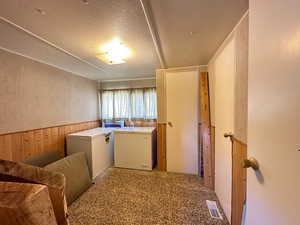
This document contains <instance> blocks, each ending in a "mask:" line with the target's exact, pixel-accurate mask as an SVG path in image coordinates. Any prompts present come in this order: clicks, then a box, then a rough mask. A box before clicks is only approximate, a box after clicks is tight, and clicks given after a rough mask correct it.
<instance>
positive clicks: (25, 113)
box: [0, 50, 99, 143]
mask: <svg viewBox="0 0 300 225" xmlns="http://www.w3.org/2000/svg"><path fill="white" fill-rule="evenodd" d="M97 85H98V84H97V82H95V81H92V80H89V79H86V78H83V77H79V76H76V75H74V74H71V73H68V72H65V71H62V70H59V69H57V68H54V67H51V66H48V65H45V64H42V63H38V62H35V61H32V60H30V59H27V58H25V57H22V56H18V55H15V54H12V53H9V52H6V51H4V50H0V134H4V133H11V132H18V131H24V130H33V129H39V128H44V127H52V126H58V125H61V124H70V123H80V122H84V121H94V120H98V118H99V116H98V115H99V114H98V86H97ZM49 132H51V131H47V133H49ZM53 132H54V133H57V131H56V130H53ZM36 135H37V134H36ZM45 135H49V134H45ZM29 136H30V137H32V134H29ZM30 137H28V140H29V142H30ZM44 138H45V143H47V141H48V140H47V137H46V136H44ZM55 138H56V135H55Z"/></svg>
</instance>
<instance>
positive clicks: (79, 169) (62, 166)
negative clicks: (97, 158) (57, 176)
mask: <svg viewBox="0 0 300 225" xmlns="http://www.w3.org/2000/svg"><path fill="white" fill-rule="evenodd" d="M45 169H47V170H50V171H55V172H60V173H62V174H64V175H65V177H66V192H65V193H66V199H67V203H68V205H70V204H71V203H72V202H73V201H75V200H76V199H77V198H78V197H79V196H80V195H81V194H82V193H83V192H85V191H86V190H87V189H88V188H89V187H90V186H91V185H92V180H91V178H90V174H89V170H88V166H87V162H86V156H85V153H84V152H79V153H75V154H72V155H70V156H68V157H66V158H63V159H61V160H59V161H56V162H54V163H51V164H49V165H47V166H46V167H45Z"/></svg>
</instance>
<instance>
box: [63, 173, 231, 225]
mask: <svg viewBox="0 0 300 225" xmlns="http://www.w3.org/2000/svg"><path fill="white" fill-rule="evenodd" d="M205 200H216V196H215V194H214V193H213V192H212V191H210V190H208V189H207V188H205V187H203V185H202V181H201V179H200V178H199V177H197V176H192V175H182V174H170V173H164V172H159V171H153V172H146V171H138V170H127V169H117V168H110V169H108V170H107V171H106V172H105V174H104V176H102V177H101V178H98V179H97V180H96V184H95V185H93V186H92V187H91V188H90V189H89V190H88V191H87V192H86V193H84V194H83V195H82V196H81V197H80V198H79V199H77V200H76V201H75V202H74V203H73V204H72V205H71V206H70V207H69V214H70V216H69V218H70V225H228V223H227V221H226V220H225V219H224V220H219V219H213V218H211V217H210V215H209V212H208V210H207V206H206V202H205ZM222 215H223V217H224V214H223V213H222ZM224 218H225V217H224Z"/></svg>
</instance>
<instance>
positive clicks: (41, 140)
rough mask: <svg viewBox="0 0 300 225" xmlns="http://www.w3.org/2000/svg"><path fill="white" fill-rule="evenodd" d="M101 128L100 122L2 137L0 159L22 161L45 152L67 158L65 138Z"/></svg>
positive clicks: (0, 138)
mask: <svg viewBox="0 0 300 225" xmlns="http://www.w3.org/2000/svg"><path fill="white" fill-rule="evenodd" d="M99 126H100V120H96V121H88V122H80V123H74V124H67V125H60V126H53V127H47V128H41V129H34V130H27V131H20V132H15V133H8V134H2V135H0V159H4V160H10V161H22V160H25V159H27V158H29V157H31V156H35V155H40V154H42V153H44V152H53V151H59V152H61V154H62V156H65V137H66V136H67V135H68V134H70V133H75V132H79V131H83V130H89V129H92V128H96V127H99Z"/></svg>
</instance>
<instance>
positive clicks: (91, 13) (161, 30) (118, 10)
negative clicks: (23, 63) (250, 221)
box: [0, 0, 248, 80]
mask: <svg viewBox="0 0 300 225" xmlns="http://www.w3.org/2000/svg"><path fill="white" fill-rule="evenodd" d="M150 5H151V8H152V14H153V21H154V24H155V25H156V28H157V33H158V36H159V37H158V38H159V39H160V40H161V46H162V53H163V56H164V58H165V61H166V64H167V66H168V67H178V66H190V65H200V64H207V63H208V60H209V59H210V57H211V56H212V55H213V53H214V52H215V50H216V49H217V48H218V46H219V45H220V44H221V42H222V41H223V40H224V39H225V37H226V35H228V33H229V32H230V31H231V30H232V28H233V27H234V25H235V24H236V23H237V22H238V20H239V19H240V18H241V16H242V15H243V13H244V12H245V11H246V10H247V8H248V1H247V0H185V1H184V0H150ZM36 9H41V10H44V11H45V15H42V14H41V13H38V12H37V10H36ZM1 17H2V18H5V19H6V20H9V21H11V22H12V23H14V24H16V25H18V26H20V27H22V28H25V29H26V30H28V31H30V32H32V33H34V34H36V35H38V36H39V37H42V38H43V39H45V40H47V41H49V42H51V43H53V44H54V45H56V46H57V47H59V48H62V49H64V50H66V51H67V52H69V53H71V55H70V54H66V53H65V52H64V51H61V50H59V49H57V48H54V47H53V46H51V45H49V44H47V43H45V42H43V41H41V40H39V39H37V38H35V37H33V36H32V35H29V34H28V33H26V32H24V31H22V30H21V29H19V28H17V27H15V26H12V25H11V24H9V23H7V22H4V21H3V20H0V31H1V35H0V48H1V47H2V48H5V49H9V50H11V51H14V52H17V53H20V54H23V55H26V56H29V57H31V58H33V59H36V60H39V61H41V62H45V63H48V64H50V65H54V66H57V67H59V68H62V69H64V70H67V71H70V72H73V73H76V74H79V75H82V76H86V77H88V78H91V79H95V80H112V79H125V78H143V77H153V76H154V74H155V69H156V68H160V65H159V63H158V60H157V56H156V53H155V48H154V45H153V42H152V39H151V35H150V32H149V30H148V27H147V22H146V19H145V16H144V14H143V10H142V7H141V4H140V1H139V0H88V4H84V1H83V0H51V1H50V0H30V1H28V0H9V1H1V2H0V18H1ZM116 36H118V37H120V38H121V39H122V40H123V41H124V43H125V45H126V46H128V47H130V48H131V49H132V51H133V55H132V57H130V58H129V59H128V60H127V63H126V64H121V65H107V64H105V63H103V62H101V61H99V60H98V59H97V58H96V57H95V56H96V55H97V54H98V53H99V50H98V46H100V45H101V44H104V43H106V42H108V41H110V40H111V39H113V38H114V37H116ZM72 55H73V56H72ZM74 56H75V57H74Z"/></svg>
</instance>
